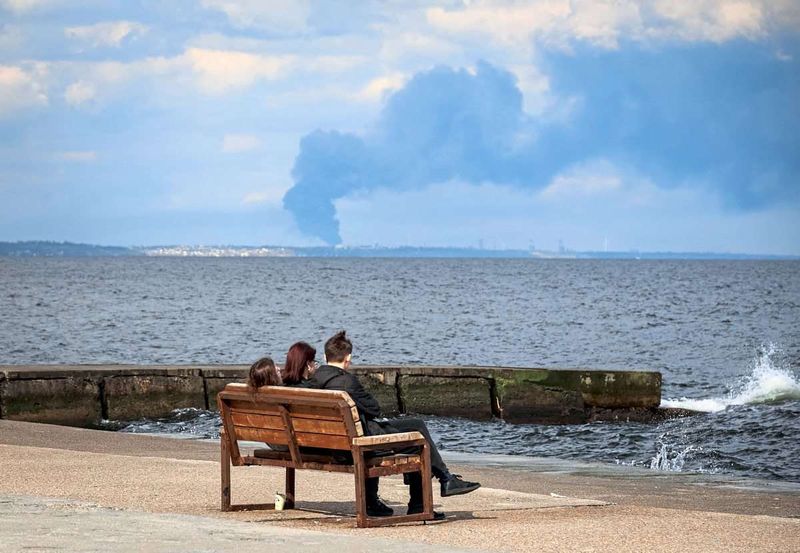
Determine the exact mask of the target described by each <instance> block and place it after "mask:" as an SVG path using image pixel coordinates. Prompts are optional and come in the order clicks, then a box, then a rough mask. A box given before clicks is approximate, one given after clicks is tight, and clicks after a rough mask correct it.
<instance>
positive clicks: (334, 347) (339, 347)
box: [325, 330, 353, 363]
mask: <svg viewBox="0 0 800 553" xmlns="http://www.w3.org/2000/svg"><path fill="white" fill-rule="evenodd" d="M351 353H353V342H351V341H350V339H349V338H348V337H347V336H345V331H344V330H342V331H341V332H337V333H336V334H334V335H333V336H331V337H330V338H329V339H328V341H327V342H325V359H326V360H328V361H329V362H333V363H341V362H342V361H344V360H345V357H347V356H348V355H350V354H351Z"/></svg>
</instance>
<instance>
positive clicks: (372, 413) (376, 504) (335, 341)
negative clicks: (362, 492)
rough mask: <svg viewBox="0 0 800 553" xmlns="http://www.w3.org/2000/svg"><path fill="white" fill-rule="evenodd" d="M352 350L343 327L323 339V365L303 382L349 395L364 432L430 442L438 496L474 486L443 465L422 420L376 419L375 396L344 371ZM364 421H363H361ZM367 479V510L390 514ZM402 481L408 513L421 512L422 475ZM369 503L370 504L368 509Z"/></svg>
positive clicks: (437, 516) (378, 410)
mask: <svg viewBox="0 0 800 553" xmlns="http://www.w3.org/2000/svg"><path fill="white" fill-rule="evenodd" d="M352 354H353V344H352V342H351V341H350V340H349V339H348V338H347V336H346V334H345V331H344V330H343V331H341V332H338V333H337V334H335V335H334V336H332V337H331V338H330V339H329V340H328V341H327V342H325V361H326V364H325V365H321V366H319V367H317V368H316V370H314V372H313V373H312V374H311V375H310V377H309V378H308V380H306V381H305V382H304V385H306V386H308V387H309V388H317V389H323V390H342V391H345V392H347V393H348V394H349V395H350V398H351V399H352V400H353V402H354V403H355V404H356V408H357V409H358V412H359V415H360V417H361V420H362V426H363V427H364V433H365V434H366V435H378V434H393V433H396V432H420V433H421V434H422V435H423V436H425V439H426V440H427V441H428V444H430V451H431V471H432V472H433V475H434V476H435V477H436V478H438V479H439V482H440V485H441V496H442V497H448V496H452V495H460V494H465V493H469V492H473V491H475V490H477V489H478V488H479V487H480V486H481V485H480V484H479V483H477V482H467V481H465V480H462V479H461V476H460V475H458V474H451V473H450V471H449V470H448V468H447V465H446V464H445V462H444V461H443V460H442V456H441V455H440V454H439V450H438V448H437V447H436V443H435V442H434V441H433V439H432V438H431V435H430V432H429V431H428V427H427V426H426V424H425V421H423V420H420V419H415V418H413V417H401V418H395V419H380V416H381V408H380V405H379V404H378V401H377V400H376V399H375V397H373V396H372V394H370V393H369V392H367V391H366V390H365V389H364V387H363V386H362V385H361V383H360V382H359V381H358V379H357V378H356V377H355V376H353V375H352V374H350V373H349V372H347V369H348V368H349V367H350V363H351V360H352ZM364 422H366V424H364ZM369 480H373V479H368V482H367V488H368V490H374V495H373V496H372V497H369V496H368V498H367V506H368V511H372V512H373V513H375V514H372V515H371V516H389V515H391V514H393V511H392V509H391V508H390V507H388V506H386V505H385V504H384V503H383V502H382V501H381V500H380V498H379V497H378V494H377V491H378V479H377V478H375V479H374V482H370V481H369ZM405 482H406V484H408V485H409V488H410V489H409V493H410V500H409V502H408V514H409V515H411V514H416V513H421V512H422V509H423V507H422V476H421V474H420V473H418V472H413V473H408V474H406V479H405ZM370 504H371V506H372V508H371V509H369V507H370ZM434 515H435V519H437V520H440V519H443V518H444V514H443V513H434Z"/></svg>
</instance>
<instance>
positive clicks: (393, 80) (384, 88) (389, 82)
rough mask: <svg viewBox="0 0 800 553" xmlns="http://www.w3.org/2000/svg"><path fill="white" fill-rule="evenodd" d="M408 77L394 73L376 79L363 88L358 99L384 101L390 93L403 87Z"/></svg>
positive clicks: (357, 96)
mask: <svg viewBox="0 0 800 553" xmlns="http://www.w3.org/2000/svg"><path fill="white" fill-rule="evenodd" d="M407 80H408V77H406V76H405V75H403V74H402V73H393V74H391V75H385V76H383V77H376V78H375V79H372V80H371V81H370V82H368V83H367V84H366V86H364V88H362V89H361V90H360V91H359V92H358V94H357V95H356V98H358V99H359V100H364V101H367V102H377V101H380V100H382V99H383V98H384V97H385V96H386V95H387V94H388V93H389V92H394V91H395V90H399V89H400V88H402V87H403V85H404V84H405V82H406V81H407Z"/></svg>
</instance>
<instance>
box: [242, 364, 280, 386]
mask: <svg viewBox="0 0 800 553" xmlns="http://www.w3.org/2000/svg"><path fill="white" fill-rule="evenodd" d="M280 384H281V377H280V376H278V371H277V369H275V363H274V362H273V361H272V359H270V358H269V357H262V358H261V359H259V360H258V361H256V362H255V363H253V364H252V365H250V374H249V375H248V377H247V386H248V387H250V388H252V389H254V390H255V389H258V388H260V387H261V386H280Z"/></svg>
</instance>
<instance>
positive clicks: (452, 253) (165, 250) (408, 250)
mask: <svg viewBox="0 0 800 553" xmlns="http://www.w3.org/2000/svg"><path fill="white" fill-rule="evenodd" d="M135 256H141V257H216V258H221V257H225V258H233V257H362V258H431V259H433V258H467V259H472V258H474V259H484V258H494V259H634V260H636V259H638V260H715V259H716V260H798V259H800V256H798V255H777V254H758V253H756V254H751V253H718V252H641V251H620V252H606V251H602V252H596V251H571V250H562V251H557V252H556V251H547V250H535V249H530V250H521V249H499V250H498V249H483V248H465V247H422V246H398V247H385V246H307V247H290V246H235V245H218V246H198V245H192V246H189V245H170V246H137V247H125V246H99V245H94V244H80V243H73V242H51V241H21V242H0V257H135Z"/></svg>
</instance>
